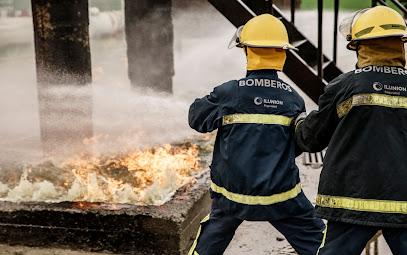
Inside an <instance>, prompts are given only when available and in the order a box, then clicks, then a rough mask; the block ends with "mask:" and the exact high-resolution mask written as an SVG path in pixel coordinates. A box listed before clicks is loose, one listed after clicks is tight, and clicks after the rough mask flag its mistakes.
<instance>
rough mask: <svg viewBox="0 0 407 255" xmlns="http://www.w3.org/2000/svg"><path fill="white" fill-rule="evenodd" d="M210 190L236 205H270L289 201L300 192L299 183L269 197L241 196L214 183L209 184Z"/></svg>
mask: <svg viewBox="0 0 407 255" xmlns="http://www.w3.org/2000/svg"><path fill="white" fill-rule="evenodd" d="M211 189H212V190H213V191H214V192H217V193H221V194H222V195H224V196H225V197H226V198H227V199H229V200H232V201H234V202H236V203H241V204H246V205H271V204H275V203H279V202H283V201H286V200H289V199H291V198H294V197H296V196H297V195H298V194H299V193H300V192H301V183H298V184H297V185H296V186H295V187H294V188H293V189H291V190H289V191H286V192H283V193H279V194H274V195H271V196H250V195H242V194H237V193H233V192H230V191H227V190H226V189H225V188H223V187H219V186H217V185H216V184H215V183H213V182H211Z"/></svg>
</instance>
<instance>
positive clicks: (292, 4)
mask: <svg viewBox="0 0 407 255" xmlns="http://www.w3.org/2000/svg"><path fill="white" fill-rule="evenodd" d="M290 7H291V24H293V25H294V19H295V0H291V6H290Z"/></svg>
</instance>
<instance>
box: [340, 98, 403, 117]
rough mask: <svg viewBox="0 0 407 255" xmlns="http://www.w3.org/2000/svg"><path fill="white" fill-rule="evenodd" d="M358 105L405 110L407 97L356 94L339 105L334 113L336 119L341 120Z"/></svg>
mask: <svg viewBox="0 0 407 255" xmlns="http://www.w3.org/2000/svg"><path fill="white" fill-rule="evenodd" d="M360 105H377V106H384V107H389V108H405V109H407V97H403V96H390V95H382V94H358V95H354V96H352V97H351V98H348V99H346V100H345V101H343V102H342V103H340V104H339V105H338V106H337V108H336V111H337V113H338V117H339V118H341V117H343V116H344V115H345V114H347V113H348V112H349V111H350V110H351V109H352V107H353V106H360Z"/></svg>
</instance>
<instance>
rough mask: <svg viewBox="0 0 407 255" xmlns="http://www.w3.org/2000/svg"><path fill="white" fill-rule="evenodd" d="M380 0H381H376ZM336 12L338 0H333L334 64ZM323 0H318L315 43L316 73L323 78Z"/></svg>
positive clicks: (336, 43)
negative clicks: (316, 42)
mask: <svg viewBox="0 0 407 255" xmlns="http://www.w3.org/2000/svg"><path fill="white" fill-rule="evenodd" d="M378 1H382V0H378ZM290 7H291V8H290V9H291V10H290V12H291V23H292V24H294V21H295V0H291V6H290ZM338 13H339V0H334V29H333V54H332V58H333V59H332V62H333V63H335V64H336V60H337V52H338V50H337V49H338ZM322 14H323V1H322V0H318V45H317V49H318V51H317V61H318V62H317V73H318V76H319V77H320V78H321V79H323V77H324V70H323V64H324V61H323V60H324V59H323V58H324V57H323V49H322V48H323V43H322V42H323V34H322V22H323V15H322Z"/></svg>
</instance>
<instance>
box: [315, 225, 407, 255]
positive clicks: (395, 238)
mask: <svg viewBox="0 0 407 255" xmlns="http://www.w3.org/2000/svg"><path fill="white" fill-rule="evenodd" d="M379 230H382V234H383V237H384V239H385V240H386V242H387V244H388V245H389V247H390V249H391V251H392V253H393V254H394V255H407V229H403V228H382V227H370V226H361V225H354V224H348V223H342V222H336V221H328V223H327V228H326V232H325V237H324V241H323V244H322V247H321V248H320V250H319V252H318V255H345V254H346V255H360V254H361V253H362V251H363V249H364V248H365V246H366V244H367V242H368V241H369V240H370V239H371V238H372V237H373V236H374V235H375V234H376V233H377V231H379Z"/></svg>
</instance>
